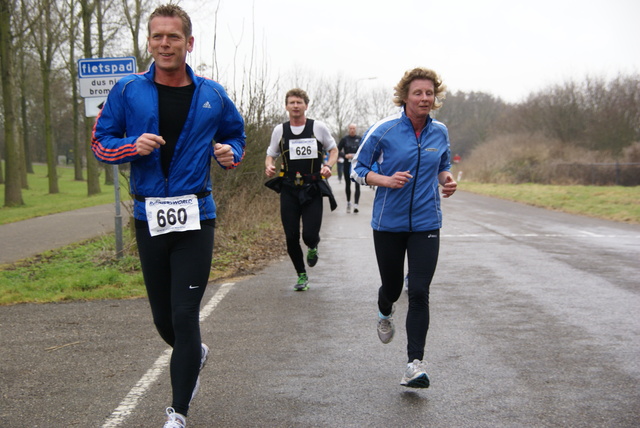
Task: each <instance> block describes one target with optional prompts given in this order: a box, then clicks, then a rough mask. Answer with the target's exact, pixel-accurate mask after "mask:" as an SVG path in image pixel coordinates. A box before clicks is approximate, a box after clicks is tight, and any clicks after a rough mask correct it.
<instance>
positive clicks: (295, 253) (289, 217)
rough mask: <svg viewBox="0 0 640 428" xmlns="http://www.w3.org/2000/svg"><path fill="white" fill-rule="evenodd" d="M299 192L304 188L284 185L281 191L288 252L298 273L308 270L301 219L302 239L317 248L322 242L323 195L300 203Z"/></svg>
mask: <svg viewBox="0 0 640 428" xmlns="http://www.w3.org/2000/svg"><path fill="white" fill-rule="evenodd" d="M298 192H304V190H298V189H294V188H291V187H288V186H282V191H281V192H280V218H281V220H282V227H283V228H284V234H285V238H286V240H287V252H288V253H289V257H290V258H291V261H292V262H293V267H294V268H295V269H296V272H297V273H303V272H306V268H305V265H304V255H303V252H302V247H300V219H302V241H303V242H304V243H305V245H306V246H307V247H309V248H316V247H317V246H318V242H320V227H321V226H322V195H320V194H319V193H318V194H316V195H314V196H312V197H311V199H310V200H308V201H307V202H305V203H304V204H301V203H300V199H299V194H298Z"/></svg>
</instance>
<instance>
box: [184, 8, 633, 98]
mask: <svg viewBox="0 0 640 428" xmlns="http://www.w3.org/2000/svg"><path fill="white" fill-rule="evenodd" d="M218 4H219V11H218V31H217V46H218V62H219V65H220V66H225V65H230V64H232V63H233V61H234V60H233V55H234V46H235V45H238V47H239V48H238V50H237V54H238V59H237V60H236V64H237V65H240V64H241V63H242V61H244V59H246V58H247V55H248V54H247V52H248V51H249V49H250V47H251V46H252V44H253V45H254V46H255V47H256V50H257V53H258V55H259V56H261V57H264V58H266V60H267V62H268V65H269V73H270V74H271V75H272V77H273V76H279V77H283V76H288V75H291V74H293V71H294V70H313V72H314V73H316V75H318V76H324V77H332V76H336V75H338V74H342V75H343V76H345V78H351V79H354V80H357V79H365V78H369V77H375V78H376V79H375V80H370V81H362V82H361V83H360V84H362V85H373V84H375V85H384V86H388V87H389V88H390V90H391V89H392V88H393V86H394V85H395V84H396V83H397V82H398V80H399V79H400V78H401V77H402V74H403V73H404V71H406V70H408V69H411V68H413V67H416V66H424V67H428V68H432V69H434V70H436V71H437V72H438V73H439V74H440V75H441V77H442V78H443V80H444V82H445V84H446V85H447V86H448V88H449V90H450V91H456V90H462V91H467V92H468V91H483V92H487V93H490V94H493V95H495V96H498V97H501V98H502V99H504V100H505V101H508V102H518V101H522V100H523V99H524V98H526V97H527V95H529V94H530V93H532V92H537V91H539V90H542V89H544V88H546V87H548V86H549V85H554V84H562V83H563V82H565V81H569V80H572V81H583V80H584V79H585V78H586V77H587V76H591V77H603V78H606V79H610V78H612V77H615V76H616V75H618V74H620V73H624V74H631V73H640V1H639V0H607V1H593V0H537V1H526V2H525V1H520V0H484V1H478V0H439V1H433V0H255V1H254V0H220V1H218V0H206V2H204V1H203V0H184V1H183V2H182V5H183V7H184V8H185V9H186V10H187V12H189V14H190V15H191V17H192V21H193V24H194V36H195V38H196V45H195V51H194V54H193V56H194V57H193V58H191V61H192V62H195V61H198V62H203V61H209V62H210V61H211V54H210V51H211V48H210V46H211V41H212V39H213V36H212V35H213V29H214V12H215V7H216V6H217V5H218ZM196 5H198V6H196ZM252 39H253V40H252ZM226 72H228V70H226ZM221 80H222V79H221ZM223 83H224V82H223ZM287 83H288V82H286V79H285V81H284V82H283V84H284V86H287ZM310 96H311V97H312V98H313V95H312V94H310Z"/></svg>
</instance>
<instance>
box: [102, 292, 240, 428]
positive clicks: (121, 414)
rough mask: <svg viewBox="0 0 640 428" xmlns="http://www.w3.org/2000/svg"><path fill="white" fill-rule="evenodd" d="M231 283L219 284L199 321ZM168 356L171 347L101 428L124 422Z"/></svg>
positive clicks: (220, 299)
mask: <svg viewBox="0 0 640 428" xmlns="http://www.w3.org/2000/svg"><path fill="white" fill-rule="evenodd" d="M233 285H234V283H233V282H228V283H225V284H222V285H221V286H220V289H219V290H218V291H217V292H216V294H214V295H213V297H212V298H211V299H210V300H209V301H208V302H207V304H206V305H205V307H204V308H202V310H201V311H200V322H202V321H204V320H206V319H207V317H208V316H209V315H211V313H212V312H213V310H214V309H215V308H216V306H217V305H218V303H220V302H221V301H222V299H223V298H224V296H226V295H227V293H228V292H229V290H231V287H232V286H233ZM170 358H171V348H169V349H167V350H165V351H164V352H163V353H162V354H161V355H160V357H158V359H157V360H156V362H155V363H153V365H152V366H151V368H150V369H149V370H148V371H147V372H146V373H145V374H144V376H142V378H141V379H140V380H139V381H138V383H136V385H135V386H134V387H133V388H131V391H129V393H128V394H127V396H126V397H125V398H124V400H122V402H121V403H120V405H119V406H118V407H117V408H116V409H115V410H114V411H113V413H111V416H109V419H107V421H106V422H105V423H104V424H103V425H102V428H115V427H119V426H120V425H121V424H122V423H123V422H124V420H125V419H126V418H127V417H128V416H129V415H130V414H131V413H132V412H133V411H134V410H135V408H136V406H137V405H138V402H139V401H140V400H141V399H142V397H143V396H144V394H146V392H147V390H148V389H149V386H150V385H151V384H153V383H154V382H155V381H156V380H157V379H158V377H160V375H161V374H162V372H163V371H164V370H165V368H167V367H168V365H169V360H170Z"/></svg>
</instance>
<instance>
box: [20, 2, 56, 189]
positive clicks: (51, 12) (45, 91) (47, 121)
mask: <svg viewBox="0 0 640 428" xmlns="http://www.w3.org/2000/svg"><path fill="white" fill-rule="evenodd" d="M33 6H34V7H33V8H32V9H31V10H30V11H28V13H27V15H26V16H25V18H26V19H27V20H28V21H29V24H30V27H31V28H30V29H31V31H30V33H29V36H30V41H31V43H32V45H33V47H34V49H35V50H36V52H37V55H38V59H39V65H40V76H41V79H42V108H43V111H44V132H45V134H44V137H45V147H46V151H47V173H48V178H49V193H59V192H60V189H59V187H58V172H57V169H56V164H57V152H56V144H55V140H54V136H53V128H52V111H51V103H52V100H51V86H50V85H51V80H52V75H53V73H54V70H53V61H54V56H55V55H56V52H57V50H58V49H59V48H60V46H61V44H62V40H61V39H60V37H58V32H57V29H58V27H59V25H60V19H59V16H60V15H63V14H64V13H65V12H64V11H61V10H58V6H59V5H58V4H57V3H56V2H55V1H53V0H39V1H38V2H37V3H34V4H33Z"/></svg>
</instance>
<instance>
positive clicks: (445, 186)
mask: <svg viewBox="0 0 640 428" xmlns="http://www.w3.org/2000/svg"><path fill="white" fill-rule="evenodd" d="M441 184H442V197H443V198H448V197H449V196H451V195H453V194H454V193H456V190H457V189H458V183H456V181H455V180H454V179H453V176H452V175H451V174H447V175H446V176H445V178H444V182H443V183H441Z"/></svg>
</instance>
